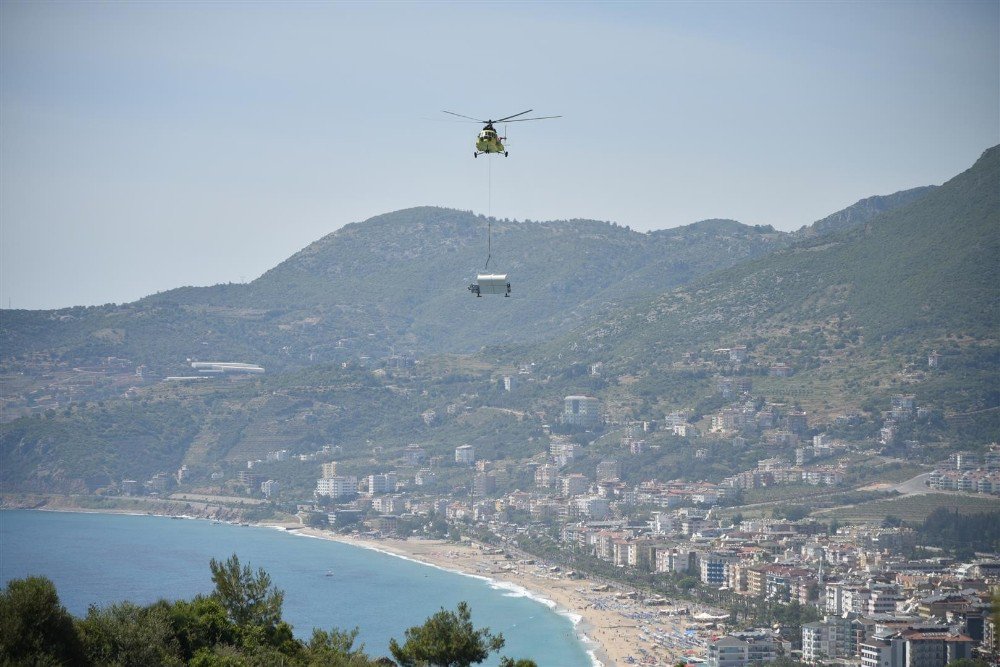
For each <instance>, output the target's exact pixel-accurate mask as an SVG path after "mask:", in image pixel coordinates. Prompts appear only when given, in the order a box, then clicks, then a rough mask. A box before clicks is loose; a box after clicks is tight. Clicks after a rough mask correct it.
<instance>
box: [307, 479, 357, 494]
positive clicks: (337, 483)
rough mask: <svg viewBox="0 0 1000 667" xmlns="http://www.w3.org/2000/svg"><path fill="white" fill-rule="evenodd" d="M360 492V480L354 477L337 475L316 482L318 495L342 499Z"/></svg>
mask: <svg viewBox="0 0 1000 667" xmlns="http://www.w3.org/2000/svg"><path fill="white" fill-rule="evenodd" d="M357 492H358V478H357V477H355V476H354V475H337V476H336V477H324V478H322V479H317V480H316V495H318V496H330V497H331V498H340V497H343V496H349V495H352V494H355V493H357Z"/></svg>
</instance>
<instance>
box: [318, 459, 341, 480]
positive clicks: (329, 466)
mask: <svg viewBox="0 0 1000 667" xmlns="http://www.w3.org/2000/svg"><path fill="white" fill-rule="evenodd" d="M320 469H321V470H322V471H323V477H324V478H327V479H329V478H330V477H336V476H337V462H336V461H330V462H329V463H323V464H321V465H320Z"/></svg>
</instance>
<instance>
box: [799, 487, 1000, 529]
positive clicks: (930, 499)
mask: <svg viewBox="0 0 1000 667" xmlns="http://www.w3.org/2000/svg"><path fill="white" fill-rule="evenodd" d="M939 507H946V508H948V509H950V510H957V511H958V512H961V513H962V514H976V513H979V512H1000V498H997V497H995V496H966V495H958V494H945V493H928V494H925V495H919V496H906V497H900V498H891V499H888V500H876V501H874V502H870V503H862V504H859V505H854V506H851V507H832V508H829V509H821V510H817V511H815V512H813V514H812V516H814V517H815V518H817V519H820V520H830V519H834V518H835V519H837V520H838V521H840V522H841V523H881V522H882V520H883V519H885V517H887V516H889V515H892V516H896V517H899V518H900V519H902V520H903V521H906V522H907V523H920V522H921V521H923V520H924V519H926V518H927V517H928V516H929V515H930V513H931V512H933V511H934V510H936V509H937V508H939Z"/></svg>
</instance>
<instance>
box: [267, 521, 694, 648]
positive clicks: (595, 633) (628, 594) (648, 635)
mask: <svg viewBox="0 0 1000 667" xmlns="http://www.w3.org/2000/svg"><path fill="white" fill-rule="evenodd" d="M285 528H286V529H290V530H294V531H295V532H297V533H300V534H304V535H309V536H311V537H317V538H322V539H328V540H334V541H338V542H343V543H345V544H352V545H354V546H358V547H363V548H367V549H375V550H377V551H381V552H384V553H387V554H392V555H396V556H400V557H404V558H409V559H412V560H415V561H419V562H422V563H426V564H429V565H433V566H436V567H440V568H443V569H446V570H451V571H454V572H460V573H463V574H468V575H473V576H479V577H484V578H488V579H490V580H492V581H494V582H496V583H497V584H498V585H501V586H505V587H511V588H514V589H515V590H517V589H522V590H523V591H524V592H525V594H530V595H531V596H532V597H534V598H536V599H538V600H541V601H543V602H545V603H546V604H548V605H549V606H550V607H553V608H554V609H555V610H556V611H558V612H559V613H563V614H566V615H567V616H569V617H570V618H572V619H573V620H574V621H576V622H577V626H576V627H577V633H578V634H579V635H580V637H581V639H582V640H583V641H584V643H585V645H586V646H587V647H588V650H590V651H591V652H592V655H593V656H594V658H595V661H596V662H597V663H599V664H601V665H602V666H603V667H612V666H613V665H631V664H642V665H651V666H652V665H674V664H676V663H677V661H678V660H680V659H682V658H689V657H690V658H693V657H703V656H704V646H705V644H704V635H702V636H699V635H701V634H702V633H695V632H694V621H693V619H691V617H690V616H689V615H687V613H686V612H691V613H694V612H696V611H700V610H701V609H700V608H696V607H694V606H691V605H689V604H688V603H680V604H679V605H672V604H668V605H655V606H653V605H649V604H646V603H644V602H643V600H642V599H641V596H640V595H639V594H638V593H637V592H636V591H633V590H631V589H629V588H627V587H623V586H619V585H616V584H607V583H604V582H596V581H592V580H590V579H580V578H571V577H569V576H567V574H566V573H565V572H562V571H559V570H554V569H552V568H553V567H554V566H551V565H550V564H548V563H543V562H539V561H535V560H533V559H531V558H528V557H525V558H519V559H515V558H513V557H511V556H507V555H505V554H503V553H500V552H499V550H497V549H493V548H491V547H488V546H485V545H481V544H477V543H474V542H468V543H462V544H456V543H453V542H446V541H443V540H427V539H408V540H398V539H367V538H358V537H353V536H344V535H339V534H335V533H332V532H328V531H324V530H316V529H312V528H303V527H297V526H290V525H287V524H285ZM515 587H516V588H515ZM689 626H690V627H691V630H690V631H689Z"/></svg>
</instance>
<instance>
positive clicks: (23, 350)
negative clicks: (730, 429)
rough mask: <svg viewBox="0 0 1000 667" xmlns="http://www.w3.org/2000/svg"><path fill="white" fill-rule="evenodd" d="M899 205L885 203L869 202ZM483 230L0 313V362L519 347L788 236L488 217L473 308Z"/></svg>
mask: <svg viewBox="0 0 1000 667" xmlns="http://www.w3.org/2000/svg"><path fill="white" fill-rule="evenodd" d="M908 201H910V200H908V199H906V198H905V197H897V196H895V195H892V196H889V197H886V198H884V200H883V201H882V202H881V203H880V204H879V205H880V206H899V205H903V203H904V202H908ZM855 206H857V205H855ZM870 208H871V207H869V209H870ZM846 210H848V209H845V211H846ZM866 210H868V209H866ZM840 214H844V215H843V216H842V217H845V219H846V218H851V219H852V220H857V219H859V218H858V216H857V215H854V216H853V217H852V216H850V215H847V214H845V213H844V212H843V211H842V212H840ZM840 214H834V216H836V215H840ZM834 216H830V217H834ZM487 222H488V221H487V219H486V218H485V217H484V216H481V215H475V214H473V213H472V212H469V211H459V210H454V209H447V208H440V207H432V206H422V207H415V208H410V209H404V210H400V211H395V212H391V213H386V214H383V215H379V216H375V217H373V218H370V219H368V220H366V221H364V222H356V223H351V224H348V225H346V226H344V227H342V228H341V229H338V230H337V231H335V232H332V233H331V234H328V235H326V236H324V237H323V238H321V239H319V240H317V241H315V242H313V243H311V244H309V245H308V246H307V247H305V248H303V249H302V250H301V251H299V252H297V253H295V254H294V255H292V256H291V257H289V258H288V259H287V260H285V261H284V262H282V263H280V264H279V265H277V266H276V267H274V268H273V269H271V270H269V271H267V272H266V273H264V274H263V275H262V276H260V277H259V278H257V279H256V280H254V281H252V282H250V283H247V284H225V285H214V286H211V287H183V288H178V289H173V290H169V291H166V292H162V293H158V294H155V295H151V296H148V297H146V298H144V299H141V300H139V301H137V302H134V303H130V304H123V305H120V306H116V305H108V306H101V307H93V308H82V307H79V308H68V309H61V310H57V311H4V317H3V318H2V321H0V362H9V361H10V360H13V359H21V358H24V357H25V356H26V355H31V354H39V353H41V354H47V355H55V356H56V357H57V358H59V359H61V360H63V361H64V362H65V363H69V364H74V365H79V364H86V363H89V362H90V361H92V360H95V359H101V358H107V357H119V358H125V359H129V360H131V361H133V362H135V363H136V364H143V365H146V366H147V367H148V368H149V369H150V370H152V371H154V372H161V373H166V374H176V373H180V372H181V371H183V370H184V368H185V360H186V359H189V358H192V359H211V360H217V359H231V360H238V361H247V362H253V363H260V364H264V365H266V366H268V367H269V368H270V369H272V370H280V369H282V368H289V367H296V366H302V365H308V364H311V363H321V362H328V361H339V360H344V359H349V358H353V357H356V356H358V355H368V356H382V355H385V354H387V353H388V351H389V350H390V349H396V350H400V351H411V352H414V353H418V354H426V353H438V352H458V353H467V352H473V351H476V350H479V349H480V348H483V347H489V346H492V345H497V344H500V345H509V344H518V345H523V344H531V343H533V342H539V341H543V340H547V339H551V338H553V337H554V336H559V335H561V334H563V333H565V332H569V331H571V330H572V329H573V328H575V327H578V326H581V325H585V324H586V323H587V322H588V321H589V320H591V319H593V318H602V317H604V313H605V312H606V311H608V310H609V309H614V308H619V307H622V306H625V305H627V304H630V303H634V302H636V301H641V300H644V299H648V298H649V297H650V296H651V295H656V294H660V293H662V292H664V291H668V290H672V289H674V288H676V287H679V286H682V285H686V284H689V283H691V282H692V281H694V280H696V279H698V278H700V277H703V276H706V275H709V274H711V273H713V272H716V271H719V270H723V269H727V268H730V267H733V266H737V265H739V264H742V263H744V262H747V261H750V260H754V259H759V258H762V257H765V256H767V255H769V254H770V253H773V252H774V251H776V250H781V249H784V248H787V247H788V246H789V245H791V244H792V243H794V242H796V240H797V237H796V236H794V235H791V234H787V233H784V232H780V231H775V230H774V229H773V227H771V226H769V225H756V226H749V225H744V224H742V223H739V222H737V221H734V220H726V219H712V220H703V221H700V222H696V223H693V224H690V225H685V226H681V227H676V228H671V229H663V230H657V231H652V232H648V233H640V232H636V231H633V230H631V229H629V228H627V227H624V226H621V225H618V224H614V223H609V222H601V221H596V220H581V219H575V220H561V221H549V222H532V221H516V220H508V219H495V220H493V221H492V227H493V244H492V258H491V260H490V265H489V270H490V271H491V272H492V271H497V272H506V273H509V274H510V276H511V282H512V285H513V298H511V299H502V300H497V299H495V298H482V299H476V298H475V297H473V296H472V295H471V294H470V293H469V292H468V291H467V290H466V286H467V285H468V284H469V283H470V282H472V281H473V280H474V278H475V275H476V273H477V272H480V271H483V270H485V269H486V266H485V262H486V256H487V247H486V227H487ZM829 228H830V229H833V228H835V227H829Z"/></svg>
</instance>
